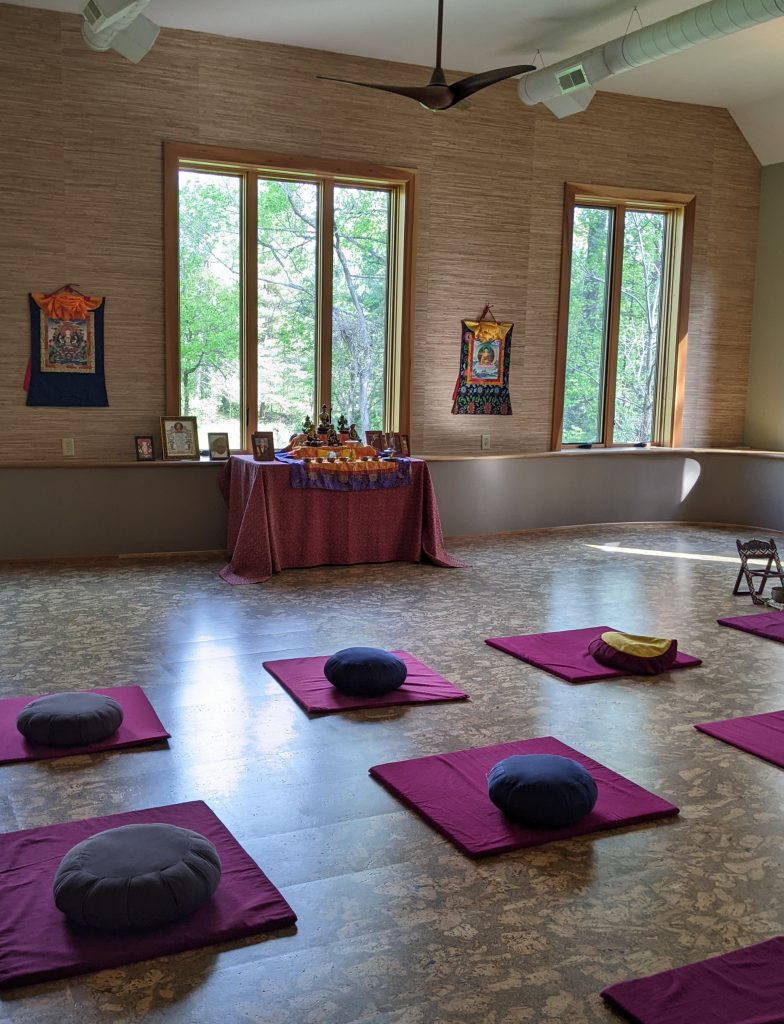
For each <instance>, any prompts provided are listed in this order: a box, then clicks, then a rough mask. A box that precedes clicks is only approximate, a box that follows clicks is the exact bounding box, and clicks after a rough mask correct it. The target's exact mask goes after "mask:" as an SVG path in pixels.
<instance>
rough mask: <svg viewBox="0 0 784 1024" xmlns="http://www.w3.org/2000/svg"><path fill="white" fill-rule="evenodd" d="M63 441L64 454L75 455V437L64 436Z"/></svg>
mask: <svg viewBox="0 0 784 1024" xmlns="http://www.w3.org/2000/svg"><path fill="white" fill-rule="evenodd" d="M62 442H63V455H73V454H74V439H73V438H72V437H64V438H62Z"/></svg>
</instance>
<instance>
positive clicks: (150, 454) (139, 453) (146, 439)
mask: <svg viewBox="0 0 784 1024" xmlns="http://www.w3.org/2000/svg"><path fill="white" fill-rule="evenodd" d="M134 441H135V442H136V461H137V462H155V447H154V445H153V441H152V435H151V434H137V435H136V436H135V437H134Z"/></svg>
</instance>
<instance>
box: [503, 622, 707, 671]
mask: <svg viewBox="0 0 784 1024" xmlns="http://www.w3.org/2000/svg"><path fill="white" fill-rule="evenodd" d="M613 631H614V627H613V626H589V627H588V629H563V630H561V631H560V632H558V633H527V634H525V635H523V636H495V637H492V638H491V639H489V640H485V643H486V644H490V646H491V647H497V648H498V650H499V651H505V652H506V654H511V655H512V656H513V657H515V658H519V659H520V661H527V662H528V664H529V665H536V667H537V668H543V669H544V670H545V672H552V673H553V675H554V676H560V678H561V679H566V680H567V681H568V682H570V683H590V682H592V681H593V680H595V679H617V678H619V677H621V676H628V675H630V673H629V672H624V671H623V670H622V669H619V668H608V667H607V665H602V664H601V662H598V661H597V660H596V658H594V656H593V655H592V654H589V653H588V644H589V643H590V642H591V640H595V639H596V637H598V636H601V635H602V633H610V632H613ZM701 664H702V661H701V660H700V658H693V657H692V656H691V655H690V654H683V653H682V652H681V651H678V654H677V656H676V658H675V664H674V665H673V666H672V668H671V669H669V671H670V672H671V671H673V669H676V668H691V667H692V666H694V665H701ZM645 678H649V679H655V678H656V677H655V676H647V677H645Z"/></svg>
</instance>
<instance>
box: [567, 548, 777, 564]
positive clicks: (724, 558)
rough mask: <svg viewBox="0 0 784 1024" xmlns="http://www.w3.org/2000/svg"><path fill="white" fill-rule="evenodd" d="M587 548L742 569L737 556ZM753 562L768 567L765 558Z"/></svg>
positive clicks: (636, 549)
mask: <svg viewBox="0 0 784 1024" xmlns="http://www.w3.org/2000/svg"><path fill="white" fill-rule="evenodd" d="M585 546H586V547H587V548H595V549H596V550H597V551H612V552H618V553H619V554H621V555H651V556H652V557H654V558H686V559H689V560H691V561H694V562H731V563H732V564H733V565H737V566H738V567H739V568H740V560H739V558H738V556H737V555H734V556H733V555H700V554H698V553H697V552H696V551H657V550H656V549H655V548H625V547H623V545H621V544H586V545H585ZM752 562H754V563H758V564H759V565H766V564H767V559H765V558H750V559H749V564H751V563H752Z"/></svg>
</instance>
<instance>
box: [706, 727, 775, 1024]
mask: <svg viewBox="0 0 784 1024" xmlns="http://www.w3.org/2000/svg"><path fill="white" fill-rule="evenodd" d="M694 728H695V729H699V730H700V732H706V733H707V734H708V735H709V736H715V737H716V739H717V740H723V741H724V742H725V743H730V744H731V745H732V746H733V747H739V748H740V749H741V750H745V751H747V753H749V754H756V756H757V757H761V758H762V759H763V760H765V761H770V762H771V764H777V765H778V766H779V767H780V768H784V711H769V712H768V713H767V714H764V715H747V716H746V717H745V718H725V719H723V720H722V721H720V722H700V724H699V725H695V726H694ZM782 970H784V965H782ZM782 1020H784V1015H783V1016H782Z"/></svg>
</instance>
